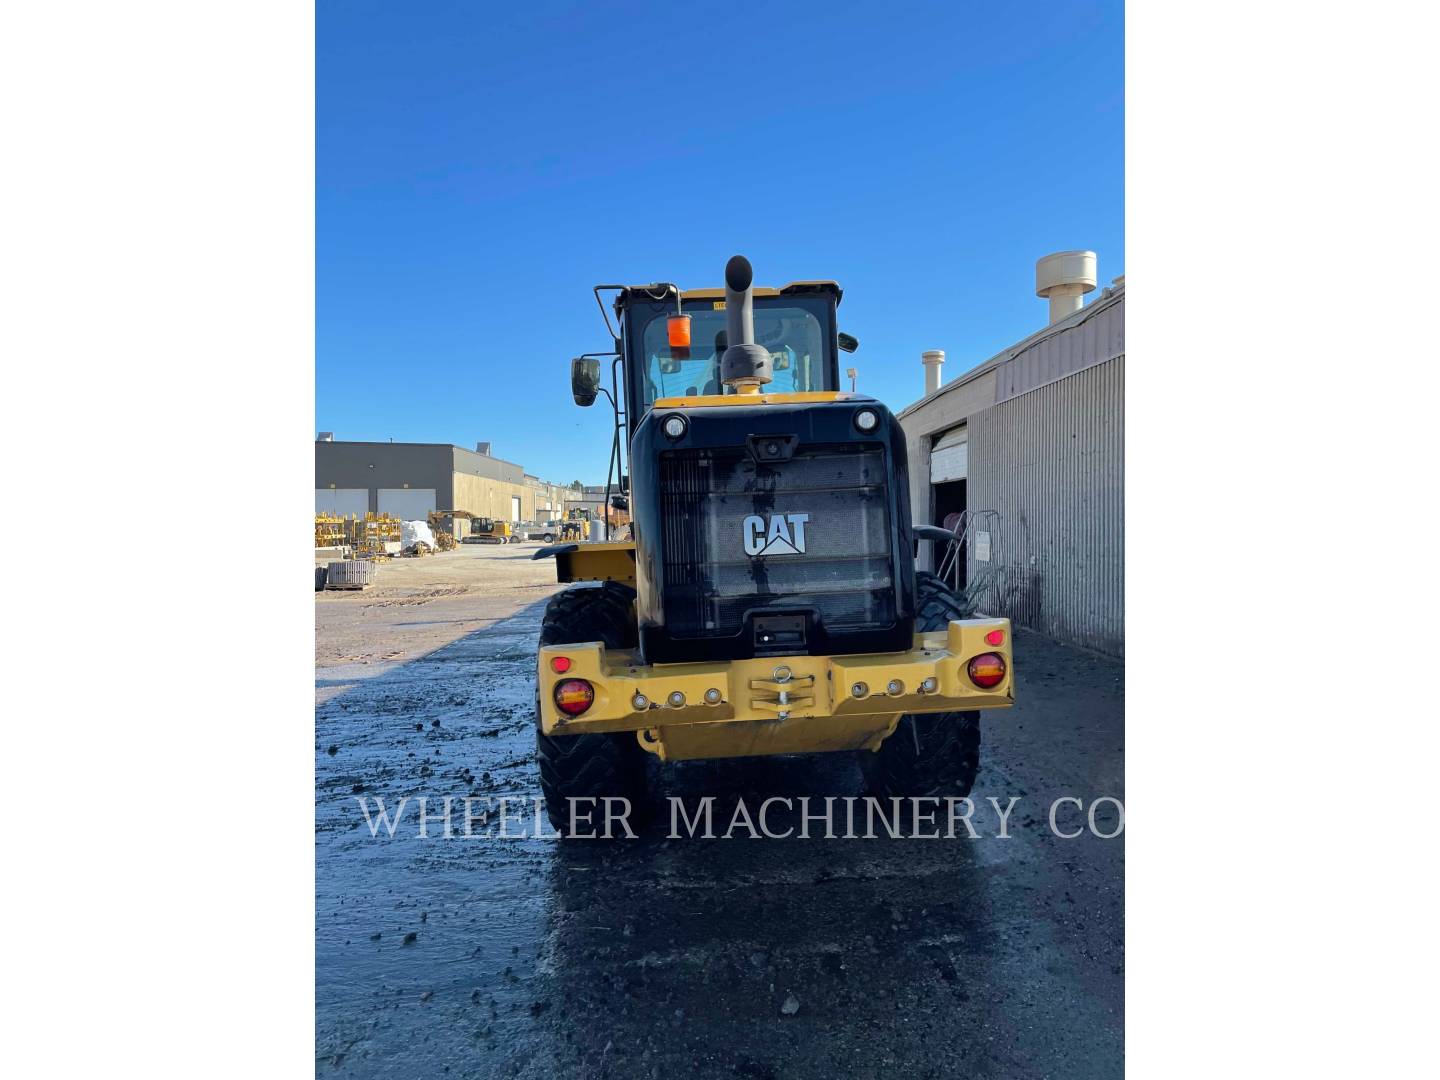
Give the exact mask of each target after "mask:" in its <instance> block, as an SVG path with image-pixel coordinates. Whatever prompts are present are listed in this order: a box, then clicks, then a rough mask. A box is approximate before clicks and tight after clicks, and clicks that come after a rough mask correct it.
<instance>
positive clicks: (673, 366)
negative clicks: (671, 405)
mask: <svg viewBox="0 0 1440 1080" xmlns="http://www.w3.org/2000/svg"><path fill="white" fill-rule="evenodd" d="M685 313H686V314H687V315H689V316H690V353H689V355H688V356H677V355H675V354H673V353H672V352H671V350H670V345H669V339H668V336H667V334H666V329H665V320H666V317H667V314H668V313H666V314H657V315H655V316H653V317H651V319H650V320H649V322H647V323H646V324H645V330H644V334H643V335H642V338H641V345H642V349H643V356H642V363H643V369H644V381H645V386H644V391H645V405H646V407H647V408H648V407H649V406H651V405H653V404H654V403H655V401H656V400H657V399H658V398H663V397H681V396H692V395H695V394H720V393H726V394H730V393H734V388H733V387H728V386H722V385H721V383H720V354H721V353H723V352H724V351H725V346H726V344H727V342H726V340H725V306H724V304H723V303H721V302H715V303H711V302H709V301H706V302H703V303H699V304H695V303H692V304H686V306H685ZM755 340H756V342H757V343H758V344H760V345H763V346H764V347H765V348H767V349H769V350H770V366H771V368H772V373H771V375H772V377H771V381H770V382H769V383H768V384H767V385H766V386H765V392H766V393H774V394H782V393H789V392H792V391H806V390H830V389H833V387H828V386H826V385H825V338H824V331H823V329H822V327H821V324H820V320H819V319H818V318H817V317H816V316H815V314H814V313H813V312H812V311H810V310H807V309H806V308H804V307H800V306H798V305H796V306H790V305H783V304H773V305H772V304H765V305H763V306H762V305H761V304H759V303H757V304H756V305H755Z"/></svg>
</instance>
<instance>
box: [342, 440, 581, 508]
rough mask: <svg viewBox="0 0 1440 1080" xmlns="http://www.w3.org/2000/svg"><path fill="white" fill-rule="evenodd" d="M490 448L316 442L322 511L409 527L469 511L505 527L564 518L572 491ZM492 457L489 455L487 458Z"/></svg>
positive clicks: (485, 445)
mask: <svg viewBox="0 0 1440 1080" xmlns="http://www.w3.org/2000/svg"><path fill="white" fill-rule="evenodd" d="M489 448H490V444H489V443H481V444H479V446H478V447H477V448H476V449H475V450H464V449H461V448H460V447H458V446H452V445H451V444H449V443H395V442H337V441H335V440H334V438H333V437H332V436H331V435H330V433H329V432H321V434H320V437H319V438H318V439H316V441H315V512H316V513H317V514H319V513H334V514H339V515H341V516H342V517H344V516H350V515H354V516H357V517H364V516H365V514H367V513H377V514H389V515H391V516H392V517H398V518H403V519H405V520H407V521H410V520H420V521H423V520H424V519H425V515H426V514H428V513H430V512H431V511H432V510H439V511H444V510H467V511H469V512H470V513H472V514H475V515H477V516H479V517H490V518H495V519H496V520H499V521H512V522H514V521H539V520H544V519H546V518H552V517H559V516H560V515H561V514H562V513H563V512H564V506H565V494H566V489H565V488H564V487H562V486H560V485H559V484H551V483H547V482H546V481H543V480H541V479H539V478H538V477H535V476H530V475H528V474H527V473H526V472H525V470H524V469H522V468H521V467H520V466H519V465H516V464H515V463H514V462H510V461H504V460H502V459H500V458H497V457H492V456H491V455H490V454H489V453H488V450H489ZM482 451H485V452H482Z"/></svg>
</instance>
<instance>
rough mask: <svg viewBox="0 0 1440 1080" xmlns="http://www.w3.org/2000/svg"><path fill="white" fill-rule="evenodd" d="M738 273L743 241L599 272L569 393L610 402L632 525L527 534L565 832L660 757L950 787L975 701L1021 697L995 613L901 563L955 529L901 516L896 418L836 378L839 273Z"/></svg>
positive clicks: (905, 500) (953, 791)
mask: <svg viewBox="0 0 1440 1080" xmlns="http://www.w3.org/2000/svg"><path fill="white" fill-rule="evenodd" d="M752 277H753V274H752V270H751V267H750V263H749V262H748V261H747V260H746V259H745V258H744V257H743V256H738V255H737V256H735V257H734V258H732V259H731V260H730V261H729V263H728V264H727V265H726V267H725V285H724V288H723V289H696V290H688V291H681V290H680V289H679V288H678V287H677V286H676V285H674V284H673V283H666V282H661V283H655V284H648V285H597V286H596V287H595V290H594V291H595V298H596V301H597V302H598V303H599V304H600V309H601V313H602V315H603V316H604V317H605V320H606V325H607V328H608V329H609V330H610V332H611V336H612V337H613V339H614V341H615V348H614V351H613V352H606V353H591V354H587V355H585V356H582V357H579V358H577V359H575V360H573V361H572V362H571V391H572V394H573V396H574V398H575V401H576V403H577V404H579V405H582V406H588V405H590V404H592V403H593V402H594V401H595V399H596V397H597V396H598V395H600V394H604V395H605V396H606V397H607V398H608V399H609V400H610V403H611V405H612V408H613V411H614V416H615V426H616V432H615V444H614V450H613V453H612V468H618V470H619V471H620V473H621V476H622V477H625V466H626V463H627V462H628V477H626V479H628V488H627V485H626V483H625V481H624V480H622V481H621V482H620V483H619V485H618V487H619V488H620V489H626V490H628V497H629V503H630V514H631V518H632V533H631V538H630V540H629V541H628V542H624V543H614V542H611V543H589V544H556V545H552V546H549V547H546V548H543V549H541V550H540V551H538V552H536V554H535V556H534V557H535V558H547V557H553V558H554V559H555V560H556V570H557V576H558V578H559V580H560V581H561V582H565V583H568V584H569V585H570V587H569V588H567V589H565V590H563V591H561V592H559V593H557V594H556V595H555V596H554V597H552V598H551V600H550V603H549V605H548V607H547V608H546V611H545V614H544V620H543V623H542V628H541V632H540V644H539V658H538V660H539V667H538V681H537V698H538V709H537V712H538V722H537V753H538V759H539V766H540V782H541V788H542V791H543V793H544V797H545V802H546V807H547V811H548V814H549V817H550V820H551V824H552V825H553V826H554V828H555V829H557V830H558V831H560V832H561V834H562V835H566V834H568V831H569V830H570V828H571V827H572V826H573V824H574V823H575V822H576V821H577V820H578V821H582V822H583V821H585V820H586V818H585V816H584V815H587V814H589V813H590V811H591V810H592V809H594V810H595V811H596V813H597V817H596V818H595V819H594V820H598V814H599V813H600V812H601V808H602V807H603V808H605V810H604V812H606V813H608V808H609V806H610V805H611V804H606V803H604V800H607V799H609V800H612V803H613V804H614V805H617V806H623V807H624V808H626V810H627V811H628V814H629V818H630V819H631V820H638V818H639V817H640V816H641V815H643V812H644V807H645V805H646V802H647V799H646V774H647V769H646V765H647V762H648V761H649V760H650V759H651V758H658V759H659V760H661V761H684V760H693V759H704V758H737V757H749V756H758V755H769V754H808V753H837V752H851V753H858V755H859V757H860V763H861V766H862V769H863V772H864V775H865V777H866V781H867V784H868V787H869V789H870V791H871V793H872V794H873V795H875V796H877V797H880V798H890V799H893V798H895V797H901V798H907V797H933V798H941V799H943V798H945V797H955V798H958V797H961V796H964V795H967V794H968V793H969V791H970V789H971V785H972V784H973V782H974V780H975V774H976V771H977V768H978V766H979V750H980V722H979V718H980V710H984V709H996V708H1005V707H1007V706H1009V705H1011V704H1012V703H1013V688H1014V668H1013V663H1012V655H1011V627H1010V623H1009V621H1008V620H1006V619H998V618H973V617H971V613H970V612H968V611H967V610H966V609H965V606H964V604H963V602H962V599H961V598H960V597H959V596H957V595H956V594H955V593H954V592H953V591H952V590H951V589H950V588H949V587H948V586H947V585H946V584H945V583H944V582H943V581H942V580H941V579H940V578H938V577H936V576H934V575H932V574H928V573H923V572H917V571H916V569H915V563H914V549H915V541H916V540H917V539H930V540H937V541H938V540H941V539H945V538H946V537H949V534H943V531H942V530H938V529H935V528H933V527H928V526H916V525H913V524H912V522H911V515H910V497H909V484H908V480H907V471H906V466H907V463H906V450H905V437H904V434H903V432H902V431H901V429H900V425H899V423H898V422H897V421H896V419H895V417H894V416H893V415H891V413H890V411H889V410H888V409H887V408H886V407H885V406H884V405H883V404H881V403H880V402H879V401H877V400H875V399H873V398H870V397H866V396H864V395H858V394H854V393H845V392H842V391H841V390H840V379H839V350H840V349H842V348H844V349H846V350H847V351H853V350H854V348H855V347H856V345H857V344H858V343H857V342H856V341H855V339H854V338H852V337H850V336H849V335H846V334H841V333H840V332H839V331H838V328H837V322H836V314H837V308H838V306H839V303H840V298H841V289H840V286H839V285H837V284H836V283H835V282H833V281H799V282H793V283H791V284H788V285H785V286H783V287H781V288H761V287H756V286H755V285H754V283H753V281H752ZM607 292H610V293H613V294H614V296H613V301H612V306H613V311H614V314H615V317H616V319H617V323H616V324H614V325H612V324H611V323H610V312H609V311H608V310H607V309H606V307H605V303H604V300H603V299H602V293H607ZM603 358H608V359H609V361H610V376H611V378H610V383H611V385H610V388H609V389H608V390H607V389H606V388H605V387H603V386H602V385H601V370H600V368H601V359H603ZM949 539H952V540H953V537H949ZM614 800H624V802H623V803H614Z"/></svg>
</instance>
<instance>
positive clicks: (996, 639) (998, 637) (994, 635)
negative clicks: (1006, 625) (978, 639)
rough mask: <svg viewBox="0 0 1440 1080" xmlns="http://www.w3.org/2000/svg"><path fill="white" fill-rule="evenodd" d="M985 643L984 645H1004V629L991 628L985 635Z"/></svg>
mask: <svg viewBox="0 0 1440 1080" xmlns="http://www.w3.org/2000/svg"><path fill="white" fill-rule="evenodd" d="M985 644H986V645H995V646H1000V645H1004V644H1005V631H1004V630H991V631H990V632H989V633H988V634H986V635H985Z"/></svg>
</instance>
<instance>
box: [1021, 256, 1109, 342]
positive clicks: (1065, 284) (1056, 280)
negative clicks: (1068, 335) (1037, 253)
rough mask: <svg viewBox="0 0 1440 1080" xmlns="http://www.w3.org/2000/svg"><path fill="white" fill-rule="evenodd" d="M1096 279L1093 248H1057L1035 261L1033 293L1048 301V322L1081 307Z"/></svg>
mask: <svg viewBox="0 0 1440 1080" xmlns="http://www.w3.org/2000/svg"><path fill="white" fill-rule="evenodd" d="M1095 280H1096V279H1095V252H1093V251H1057V252H1055V254H1053V255H1046V256H1045V257H1044V258H1043V259H1040V260H1038V261H1037V262H1036V263H1035V295H1036V296H1040V297H1044V298H1045V299H1047V300H1049V301H1050V323H1051V325H1054V324H1055V323H1057V322H1059V321H1060V320H1061V319H1063V318H1065V316H1067V315H1073V314H1074V313H1075V312H1077V311H1079V310H1080V308H1081V307H1082V306H1084V303H1085V301H1084V300H1083V299H1081V298H1082V297H1083V296H1084V295H1085V294H1086V293H1088V292H1094V291H1095Z"/></svg>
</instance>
